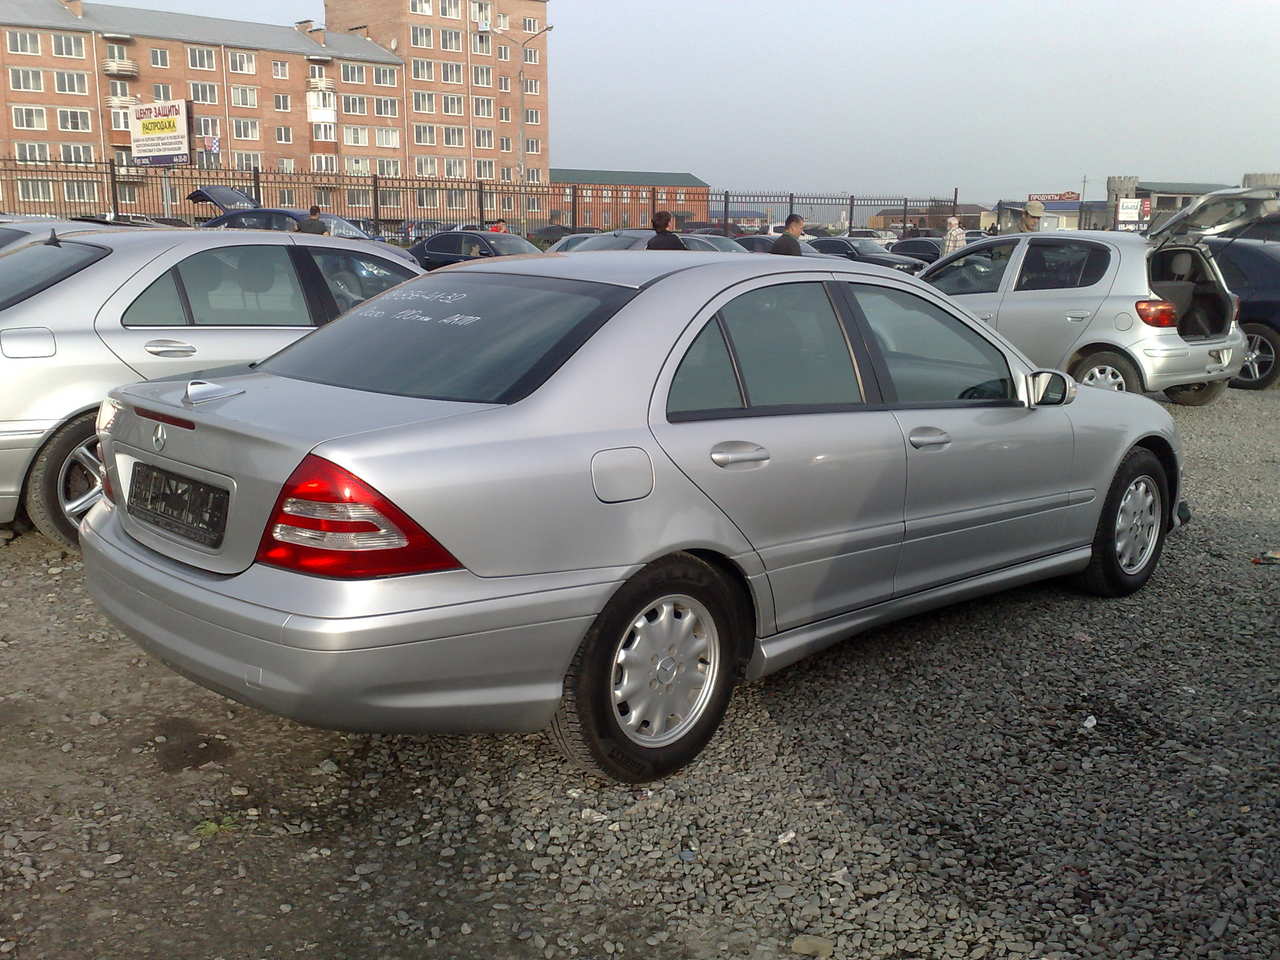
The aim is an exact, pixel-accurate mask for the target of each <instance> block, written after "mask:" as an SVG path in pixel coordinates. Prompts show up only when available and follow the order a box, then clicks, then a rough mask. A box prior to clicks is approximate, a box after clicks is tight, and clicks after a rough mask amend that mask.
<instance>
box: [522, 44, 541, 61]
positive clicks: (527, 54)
mask: <svg viewBox="0 0 1280 960" xmlns="http://www.w3.org/2000/svg"><path fill="white" fill-rule="evenodd" d="M538 60H539V53H538V48H537V47H525V48H524V62H525V63H537V62H538Z"/></svg>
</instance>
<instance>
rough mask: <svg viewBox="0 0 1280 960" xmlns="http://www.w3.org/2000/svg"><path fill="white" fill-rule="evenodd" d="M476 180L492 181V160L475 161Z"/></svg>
mask: <svg viewBox="0 0 1280 960" xmlns="http://www.w3.org/2000/svg"><path fill="white" fill-rule="evenodd" d="M476 179H477V180H492V179H493V161H492V160H477V161H476Z"/></svg>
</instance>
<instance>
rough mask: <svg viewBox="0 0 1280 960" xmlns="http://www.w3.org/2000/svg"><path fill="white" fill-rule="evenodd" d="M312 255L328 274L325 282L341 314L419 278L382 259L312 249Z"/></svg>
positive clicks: (337, 251)
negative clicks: (398, 285) (401, 284)
mask: <svg viewBox="0 0 1280 960" xmlns="http://www.w3.org/2000/svg"><path fill="white" fill-rule="evenodd" d="M308 249H309V250H310V252H311V256H312V257H313V258H314V259H315V261H316V266H318V267H319V268H320V273H321V274H323V275H324V282H325V284H327V285H328V287H329V292H330V293H332V294H333V299H334V301H335V302H336V303H337V304H338V312H339V313H346V312H347V311H348V310H350V309H351V308H352V307H354V306H356V305H357V304H361V303H364V301H366V300H368V299H369V298H370V297H376V296H377V295H378V294H380V293H383V292H385V291H387V290H390V289H391V288H392V287H394V286H395V285H396V284H397V283H401V282H403V281H405V280H408V279H409V278H410V277H415V276H417V274H416V273H414V272H413V271H412V270H408V269H406V268H404V267H400V266H397V265H395V264H392V263H388V262H387V261H386V260H383V259H382V258H381V257H368V256H364V255H363V254H359V253H353V252H351V251H349V250H330V249H326V248H323V247H309V248H308Z"/></svg>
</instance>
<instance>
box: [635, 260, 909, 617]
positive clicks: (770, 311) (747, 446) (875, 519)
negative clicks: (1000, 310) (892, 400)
mask: <svg viewBox="0 0 1280 960" xmlns="http://www.w3.org/2000/svg"><path fill="white" fill-rule="evenodd" d="M826 276H827V277H829V276H830V275H829V274H828V275H826ZM823 279H824V277H823V275H818V274H813V275H811V274H791V275H789V276H788V278H787V280H786V281H785V282H779V281H778V279H777V278H765V279H760V280H755V281H751V282H749V283H746V284H742V285H740V286H737V287H734V288H733V289H732V290H730V291H726V292H725V293H722V294H721V295H720V296H719V297H717V298H716V299H714V300H712V301H711V303H710V304H708V305H707V307H706V308H704V309H703V310H702V311H701V312H700V313H699V315H698V317H697V318H696V319H695V322H694V323H693V324H691V325H690V327H689V329H688V330H686V332H685V334H684V335H683V336H682V338H681V340H680V341H679V342H678V343H677V344H676V348H675V350H673V351H672V354H671V359H670V360H669V361H668V364H667V368H666V369H665V370H664V371H663V373H662V376H661V378H660V379H659V383H658V387H657V390H656V391H655V392H654V400H653V405H652V407H651V409H650V426H651V429H652V430H653V433H654V436H655V437H656V438H657V440H658V442H659V443H660V444H661V446H662V448H663V449H664V450H665V451H666V452H667V455H668V456H670V457H671V459H672V460H673V461H674V462H675V463H676V465H677V466H678V467H679V468H680V469H681V470H682V471H683V472H684V473H685V475H686V476H688V477H689V479H690V480H692V481H693V482H694V483H695V484H697V486H698V487H699V488H700V489H701V490H702V491H703V492H704V493H705V494H706V495H707V496H708V497H709V498H710V499H711V500H712V501H714V502H715V503H716V504H717V505H718V506H719V507H720V508H721V509H722V510H723V511H724V512H725V514H727V515H728V517H729V518H730V519H731V520H732V521H733V522H734V523H735V524H736V525H737V526H738V528H739V529H740V530H741V531H742V532H743V534H744V535H745V536H746V537H747V539H748V540H749V541H750V542H751V544H752V546H753V547H755V549H756V551H757V552H758V553H759V555H760V557H761V559H762V560H763V561H764V565H765V569H766V571H767V572H768V576H769V583H770V585H771V587H772V590H773V596H774V605H775V611H776V617H777V627H778V629H779V630H786V629H788V628H790V627H795V626H799V625H801V624H804V623H809V622H812V621H815V620H820V619H823V618H825V617H830V616H833V615H835V614H838V613H841V612H843V611H846V610H851V609H854V608H856V607H860V606H864V605H866V604H870V603H875V602H877V601H879V600H884V599H887V598H888V597H889V596H890V595H891V593H892V590H893V572H894V566H895V564H896V561H897V555H898V550H899V547H900V544H901V540H902V496H903V485H904V481H905V452H904V448H903V440H902V433H901V431H900V430H899V429H898V426H897V423H896V421H895V420H894V417H893V415H892V414H891V413H889V412H888V411H886V410H876V409H873V408H872V405H873V403H874V401H875V400H876V396H877V395H876V394H875V386H874V378H872V377H870V376H869V375H868V374H867V370H868V369H869V368H868V366H867V360H866V357H865V355H863V354H860V353H859V350H860V349H861V348H860V347H859V348H855V347H854V346H853V344H852V343H851V341H850V340H849V339H848V337H847V335H846V332H845V328H844V326H843V325H842V323H841V321H840V319H839V318H838V316H837V310H836V308H835V306H834V305H833V301H832V298H831V289H830V286H829V284H825V283H824V282H823Z"/></svg>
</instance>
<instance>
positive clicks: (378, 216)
mask: <svg viewBox="0 0 1280 960" xmlns="http://www.w3.org/2000/svg"><path fill="white" fill-rule="evenodd" d="M369 179H370V180H371V181H372V183H373V225H374V227H376V228H377V229H376V232H377V233H381V232H382V204H380V203H378V175H377V174H376V173H373V174H370V175H369Z"/></svg>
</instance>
